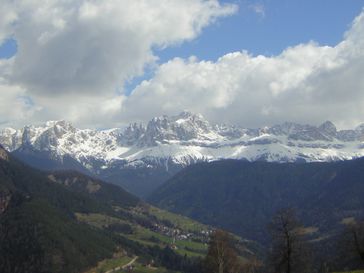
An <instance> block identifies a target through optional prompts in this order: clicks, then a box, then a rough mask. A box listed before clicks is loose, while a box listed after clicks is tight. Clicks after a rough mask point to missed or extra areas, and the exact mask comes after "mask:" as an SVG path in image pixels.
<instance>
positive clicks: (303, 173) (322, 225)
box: [149, 159, 364, 242]
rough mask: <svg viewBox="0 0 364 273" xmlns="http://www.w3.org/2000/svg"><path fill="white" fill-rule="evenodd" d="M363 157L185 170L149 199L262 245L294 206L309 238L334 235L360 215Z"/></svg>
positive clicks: (213, 164) (228, 163) (230, 163)
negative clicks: (278, 216)
mask: <svg viewBox="0 0 364 273" xmlns="http://www.w3.org/2000/svg"><path fill="white" fill-rule="evenodd" d="M363 196H364V159H357V160H352V161H344V162H332V163H306V164H297V163H296V164H293V163H281V164H278V163H267V162H253V163H251V162H246V161H236V160H225V161H216V162H211V163H201V164H196V165H192V166H190V167H187V168H185V169H184V170H182V171H181V172H179V173H178V174H177V175H175V176H174V177H173V178H171V179H170V180H169V181H167V182H166V184H165V185H163V186H162V187H160V188H159V189H157V190H156V191H155V192H154V193H153V194H152V195H151V197H150V199H149V201H151V202H152V203H154V204H156V205H157V206H159V207H161V208H163V209H168V210H170V211H172V212H176V213H181V214H183V215H186V216H189V217H191V218H193V219H197V220H199V221H201V222H203V223H207V224H211V225H216V226H221V227H223V228H226V229H228V230H230V231H232V232H235V233H237V234H239V235H241V236H243V237H245V238H250V239H254V240H258V241H260V242H264V241H265V239H266V227H267V224H268V222H269V220H270V219H271V217H272V215H273V214H274V213H275V212H276V211H277V210H279V209H281V208H286V207H293V208H297V210H298V213H299V215H300V217H301V218H302V219H303V220H304V223H305V225H307V226H311V227H312V228H313V229H312V230H314V231H315V232H314V233H313V234H312V236H313V237H316V238H319V237H320V236H323V235H325V236H326V235H328V234H332V233H333V232H335V230H337V229H340V228H341V227H342V226H341V223H342V221H343V220H344V219H345V218H350V217H356V218H360V217H363V216H364V200H363V198H362V197H363Z"/></svg>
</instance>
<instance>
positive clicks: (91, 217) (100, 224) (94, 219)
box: [75, 212, 127, 228]
mask: <svg viewBox="0 0 364 273" xmlns="http://www.w3.org/2000/svg"><path fill="white" fill-rule="evenodd" d="M75 215H76V218H77V220H78V221H80V222H83V223H86V224H89V225H91V226H94V227H97V228H104V227H106V226H108V225H110V224H115V223H120V224H123V223H127V222H125V221H123V220H121V219H119V218H116V217H111V216H108V215H105V214H99V213H78V212H77V213H75Z"/></svg>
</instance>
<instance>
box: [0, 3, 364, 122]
mask: <svg viewBox="0 0 364 273" xmlns="http://www.w3.org/2000/svg"><path fill="white" fill-rule="evenodd" d="M6 3H8V4H9V3H12V1H10V0H6ZM235 9H236V7H235V6H231V5H224V6H221V5H220V4H219V3H218V2H217V1H203V0H185V1H167V0H103V1H101V0H87V1H86V0H76V1H74V0H73V1H71V0H63V1H55V0H49V1H46V2H45V3H44V5H42V6H40V5H39V2H38V1H36V0H26V1H25V0H22V1H18V5H17V9H16V12H15V13H14V14H15V17H14V16H13V17H12V18H13V19H11V20H8V21H7V22H14V18H17V20H16V23H15V24H14V23H11V24H10V26H9V24H8V25H7V24H6V23H2V21H0V38H1V35H3V37H6V35H8V36H9V35H13V36H14V37H15V38H16V40H17V41H18V46H19V51H18V53H17V55H16V56H15V57H14V58H12V59H11V60H9V61H6V62H5V61H3V64H2V65H1V63H0V92H2V94H4V95H2V97H1V99H0V107H1V110H0V114H1V117H2V120H1V121H6V120H9V122H10V123H13V124H20V123H23V122H24V121H27V122H26V123H28V122H38V121H44V120H46V119H61V118H62V119H67V120H70V121H73V122H75V123H76V124H78V125H81V126H94V127H108V126H110V127H111V126H117V125H120V124H122V123H128V122H130V121H135V120H148V119H150V118H151V117H153V116H157V115H162V114H176V113H178V112H179V111H181V110H191V111H194V112H199V113H202V114H203V115H204V116H206V117H207V118H208V119H211V120H213V121H216V122H225V123H232V124H240V125H243V126H250V127H257V126H263V125H269V124H274V123H281V122H283V121H286V120H288V121H296V122H302V123H313V124H318V123H320V122H322V121H324V120H327V119H330V120H332V121H334V122H336V123H337V124H338V125H339V126H341V127H351V126H353V125H356V124H357V123H359V122H363V121H364V120H363V119H364V118H363V116H364V78H363V77H362V75H363V74H364V12H362V13H361V14H360V15H359V16H358V17H357V18H356V19H355V20H354V22H353V24H352V26H351V28H350V29H349V30H348V31H347V33H346V34H345V36H344V38H343V41H342V42H341V43H339V44H338V45H336V46H334V47H330V46H321V45H319V44H317V43H315V42H309V43H306V44H300V45H297V46H295V47H290V48H287V49H286V50H284V51H283V52H282V53H281V54H279V55H278V56H269V57H268V56H262V55H260V56H252V55H250V54H249V53H248V52H245V51H241V52H233V53H229V54H226V55H225V56H222V57H221V58H220V59H218V60H217V61H216V62H212V61H205V60H201V61H199V60H197V59H196V58H194V57H191V58H189V59H180V58H175V59H172V60H170V61H169V62H167V63H164V64H162V65H160V66H155V71H154V76H153V77H152V79H150V80H148V81H144V82H142V83H141V84H140V85H139V86H137V87H136V88H135V90H133V92H132V93H131V95H130V96H126V95H123V94H120V93H117V92H116V91H115V90H119V89H120V86H122V85H123V84H124V83H125V81H126V80H128V79H131V78H133V77H135V76H137V75H142V74H143V71H144V68H145V66H147V65H151V64H152V65H155V63H154V60H155V59H156V58H157V57H156V56H155V55H154V53H153V49H154V48H156V47H159V48H163V47H167V46H170V45H173V44H176V43H181V42H183V41H186V40H191V39H194V38H195V37H196V36H198V35H199V34H200V32H201V31H202V29H203V28H204V27H206V26H208V25H209V24H211V23H212V22H214V21H215V20H216V19H217V18H218V17H221V16H226V15H229V14H232V13H233V12H234V11H235ZM1 10H2V7H0V14H1ZM4 22H5V21H4ZM4 26H5V27H4ZM4 35H5V36H4ZM117 87H118V89H116V88H117ZM3 92H4V93H3ZM29 96H30V97H31V98H32V102H31V103H30V102H29V101H28V99H27V98H28V97H29ZM9 102H11V103H9ZM14 109H19V111H15V110H14Z"/></svg>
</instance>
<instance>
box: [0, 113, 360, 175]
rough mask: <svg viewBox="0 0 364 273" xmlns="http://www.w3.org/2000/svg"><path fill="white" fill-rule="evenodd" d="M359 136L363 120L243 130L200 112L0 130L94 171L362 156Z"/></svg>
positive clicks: (7, 141)
mask: <svg viewBox="0 0 364 273" xmlns="http://www.w3.org/2000/svg"><path fill="white" fill-rule="evenodd" d="M363 140H364V125H361V126H359V127H357V128H356V129H355V130H342V131H338V130H337V129H336V127H335V125H334V124H333V123H332V122H330V121H326V122H324V123H323V124H321V125H320V126H318V127H316V126H312V125H301V124H297V123H292V122H285V123H282V124H280V125H275V126H271V127H264V128H258V129H247V128H240V127H237V126H228V125H218V124H217V125H211V124H210V123H209V122H208V121H207V120H206V119H205V118H204V117H203V116H202V115H199V114H193V113H191V112H187V111H184V112H182V113H181V114H179V115H176V116H161V117H156V118H153V119H151V120H150V121H149V122H148V123H147V125H143V124H137V123H133V124H130V125H129V126H128V127H126V128H125V129H123V130H122V129H117V128H116V129H113V130H103V131H100V130H91V129H78V128H75V127H74V126H73V125H72V124H70V123H68V122H66V121H63V120H61V121H50V122H47V123H46V124H44V125H42V126H25V127H24V128H22V129H19V130H15V129H11V128H6V129H3V130H2V131H1V132H0V144H2V145H3V146H4V147H5V148H6V149H7V150H8V151H14V150H17V149H22V148H24V147H31V148H32V149H33V150H35V151H40V152H49V153H52V155H53V158H54V157H56V158H60V159H62V158H63V157H64V156H69V157H71V158H73V159H74V160H76V161H78V162H79V163H80V164H82V165H83V166H85V167H86V168H87V169H89V170H91V171H95V172H97V171H98V170H99V168H101V167H102V168H108V167H109V166H110V164H115V162H123V164H124V165H125V164H127V165H128V164H129V165H128V166H131V165H132V166H140V164H141V165H143V166H153V164H157V165H158V164H166V162H173V163H174V164H182V165H186V164H191V163H193V162H196V161H201V160H202V161H205V160H207V161H210V160H218V159H225V158H235V159H247V160H251V161H254V160H262V159H264V160H268V161H278V162H287V161H297V160H305V161H325V160H341V159H351V158H355V157H360V156H364V149H363V147H364V144H363ZM130 164H131V165H130ZM124 165H123V166H124ZM167 168H168V167H167Z"/></svg>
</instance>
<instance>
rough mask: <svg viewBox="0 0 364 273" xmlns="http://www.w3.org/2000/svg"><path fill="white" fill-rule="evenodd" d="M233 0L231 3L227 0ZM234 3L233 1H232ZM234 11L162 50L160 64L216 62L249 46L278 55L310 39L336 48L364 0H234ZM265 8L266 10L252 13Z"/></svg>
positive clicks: (256, 50)
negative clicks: (181, 60) (194, 59)
mask: <svg viewBox="0 0 364 273" xmlns="http://www.w3.org/2000/svg"><path fill="white" fill-rule="evenodd" d="M223 2H230V3H231V1H223ZM233 2H234V1H233ZM234 3H237V4H238V5H239V11H238V13H237V14H236V15H234V16H231V17H228V18H224V19H222V20H220V21H219V22H217V23H216V24H214V25H212V26H210V27H208V28H207V29H205V30H204V31H203V33H202V35H201V36H200V37H198V38H197V39H196V40H193V41H191V42H188V43H184V44H183V45H180V46H175V47H172V48H167V49H165V50H162V51H160V52H159V54H158V55H159V56H160V58H161V62H165V61H167V60H168V59H171V58H173V57H176V56H177V57H184V58H186V57H189V56H191V55H195V56H197V57H198V58H199V59H203V60H215V59H217V58H219V57H221V56H223V55H224V54H226V53H229V52H234V51H241V50H247V51H249V52H250V53H251V54H254V55H259V54H263V55H268V56H269V55H277V54H279V53H281V52H282V50H284V49H285V48H287V47H288V46H294V45H297V44H300V43H307V42H308V41H310V40H313V41H316V42H318V43H319V44H321V45H331V46H334V45H336V44H337V43H338V42H340V41H341V40H342V38H343V34H344V32H345V31H346V30H347V29H348V28H349V26H350V24H351V22H352V20H353V18H354V17H355V16H357V15H358V14H359V13H360V11H361V10H362V8H363V6H364V1H362V0H334V1H333V0H304V1H303V0H266V1H235V2H234ZM259 6H261V7H262V8H263V9H264V14H261V13H257V12H254V7H259Z"/></svg>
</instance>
